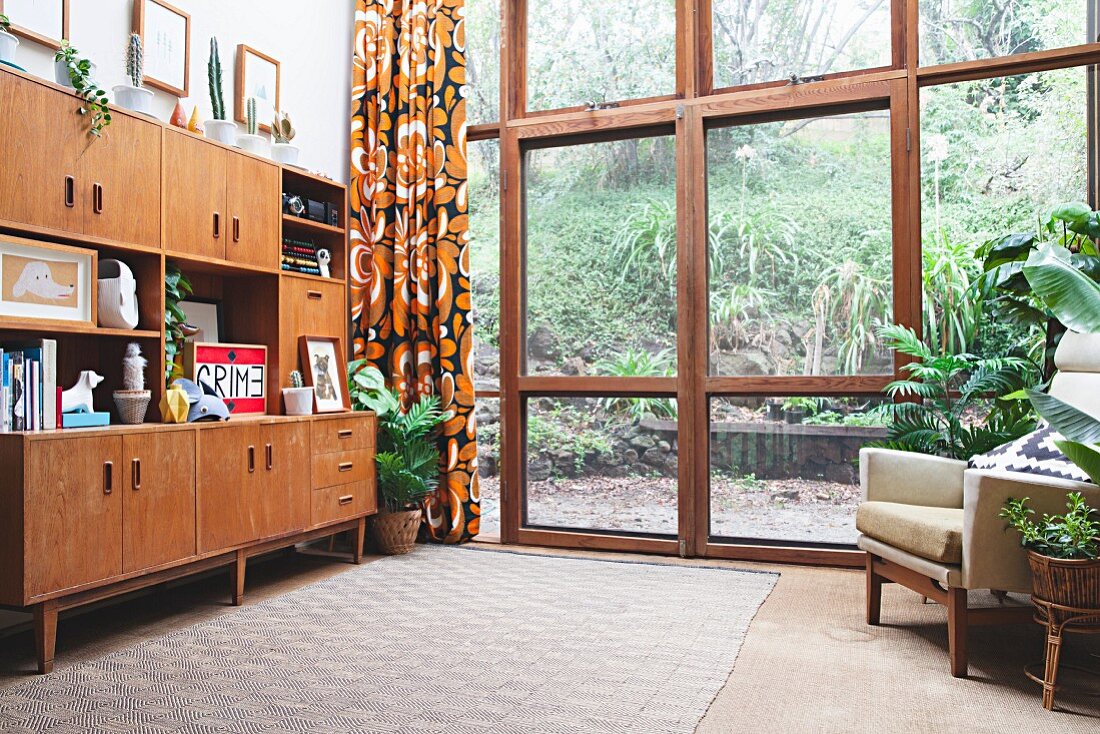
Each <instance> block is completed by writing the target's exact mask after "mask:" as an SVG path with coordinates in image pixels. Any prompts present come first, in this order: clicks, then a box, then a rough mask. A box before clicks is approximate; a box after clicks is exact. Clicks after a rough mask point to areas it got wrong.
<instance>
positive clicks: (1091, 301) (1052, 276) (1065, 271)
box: [1024, 243, 1100, 333]
mask: <svg viewBox="0 0 1100 734" xmlns="http://www.w3.org/2000/svg"><path fill="white" fill-rule="evenodd" d="M1069 257H1070V255H1069V252H1068V251H1067V250H1066V249H1065V248H1063V247H1060V246H1058V245H1055V244H1052V243H1048V244H1045V245H1043V246H1041V247H1040V248H1039V249H1037V250H1036V251H1035V252H1033V253H1032V254H1031V257H1029V258H1028V260H1027V265H1025V266H1024V275H1025V276H1026V277H1027V279H1028V282H1029V283H1031V287H1032V288H1033V289H1034V291H1035V293H1036V295H1038V296H1039V297H1040V298H1042V299H1043V302H1044V303H1046V305H1047V308H1049V309H1050V310H1051V311H1052V312H1053V313H1054V315H1055V317H1056V318H1057V319H1058V320H1059V321H1061V322H1062V323H1063V324H1064V325H1065V326H1066V327H1067V328H1070V329H1072V330H1074V331H1080V332H1085V333H1092V332H1100V285H1097V284H1096V283H1095V282H1094V281H1092V280H1090V279H1089V278H1088V276H1086V275H1084V274H1083V273H1082V272H1081V271H1079V270H1078V269H1077V268H1075V267H1074V266H1073V263H1072V262H1071V261H1070V259H1069Z"/></svg>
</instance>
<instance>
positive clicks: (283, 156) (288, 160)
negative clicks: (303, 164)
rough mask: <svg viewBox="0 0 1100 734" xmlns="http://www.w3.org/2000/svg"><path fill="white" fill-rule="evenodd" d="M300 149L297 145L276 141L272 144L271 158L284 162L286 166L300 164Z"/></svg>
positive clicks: (277, 161)
mask: <svg viewBox="0 0 1100 734" xmlns="http://www.w3.org/2000/svg"><path fill="white" fill-rule="evenodd" d="M298 151H299V148H298V146H297V145H291V144H290V143H275V144H274V145H272V146H271V160H273V161H275V162H276V163H282V164H283V165H284V166H296V165H298Z"/></svg>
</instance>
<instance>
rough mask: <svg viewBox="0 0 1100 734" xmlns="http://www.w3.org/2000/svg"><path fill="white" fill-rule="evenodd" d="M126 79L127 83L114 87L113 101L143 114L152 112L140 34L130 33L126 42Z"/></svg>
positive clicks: (151, 92) (151, 94)
mask: <svg viewBox="0 0 1100 734" xmlns="http://www.w3.org/2000/svg"><path fill="white" fill-rule="evenodd" d="M126 79H127V80H128V81H129V82H130V83H129V84H119V85H117V86H116V87H115V88H114V92H115V101H116V102H118V103H119V104H120V105H122V106H123V107H125V108H126V109H128V110H133V111H134V112H140V113H142V114H145V115H151V114H152V113H153V91H152V90H151V89H146V88H145V86H144V84H145V51H144V50H143V49H142V46H141V36H140V35H139V34H137V33H131V34H130V39H129V40H128V41H127V42H126Z"/></svg>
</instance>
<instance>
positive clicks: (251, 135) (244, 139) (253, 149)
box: [237, 97, 268, 155]
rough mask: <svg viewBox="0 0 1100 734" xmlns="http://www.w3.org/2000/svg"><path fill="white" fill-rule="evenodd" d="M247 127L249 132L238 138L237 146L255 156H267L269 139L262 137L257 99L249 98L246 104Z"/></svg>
mask: <svg viewBox="0 0 1100 734" xmlns="http://www.w3.org/2000/svg"><path fill="white" fill-rule="evenodd" d="M245 125H246V128H247V130H248V132H247V133H246V134H245V135H241V136H240V137H239V138H237V144H238V145H240V146H241V148H243V149H244V150H247V151H248V152H249V153H253V154H254V155H266V154H267V152H268V150H267V149H268V145H267V138H266V137H264V136H263V135H260V134H259V133H260V125H259V122H257V120H256V98H255V97H249V98H248V102H246V103H245Z"/></svg>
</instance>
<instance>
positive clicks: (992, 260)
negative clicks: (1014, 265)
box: [985, 232, 1036, 270]
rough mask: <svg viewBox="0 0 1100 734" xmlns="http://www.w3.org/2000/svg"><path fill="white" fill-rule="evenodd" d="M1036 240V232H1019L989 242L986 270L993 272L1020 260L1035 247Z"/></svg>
mask: <svg viewBox="0 0 1100 734" xmlns="http://www.w3.org/2000/svg"><path fill="white" fill-rule="evenodd" d="M1035 239H1036V238H1035V233H1034V232H1019V233H1017V234H1009V235H1005V236H1004V237H1001V238H1000V239H997V240H993V241H991V242H987V243H986V248H987V254H986V259H985V269H986V270H992V269H993V268H995V267H997V266H998V265H1003V264H1004V263H1007V262H1012V261H1013V260H1017V259H1020V258H1021V257H1022V256H1023V255H1026V254H1027V253H1028V252H1030V251H1031V250H1032V248H1033V247H1035Z"/></svg>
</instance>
